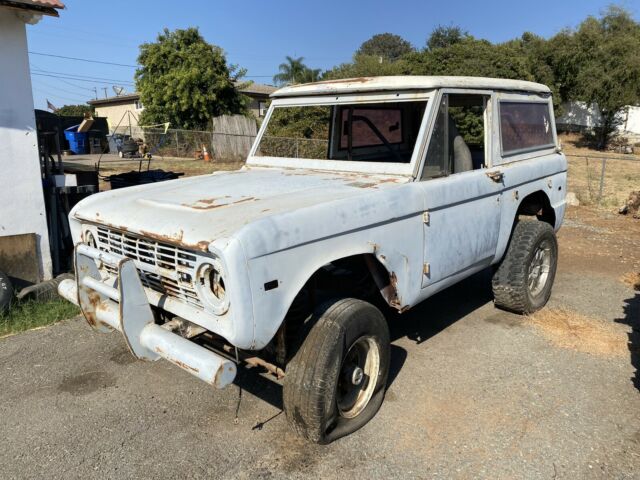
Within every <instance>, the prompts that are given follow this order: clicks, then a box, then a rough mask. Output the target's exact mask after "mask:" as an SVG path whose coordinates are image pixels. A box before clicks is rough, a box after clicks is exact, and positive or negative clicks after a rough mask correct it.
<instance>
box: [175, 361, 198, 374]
mask: <svg viewBox="0 0 640 480" xmlns="http://www.w3.org/2000/svg"><path fill="white" fill-rule="evenodd" d="M171 361H172V362H173V363H175V364H176V365H178V366H179V367H180V368H182V369H184V370H187V371H189V372H193V373H200V370H198V369H197V368H194V367H192V366H191V365H187V364H186V363H184V362H181V361H180V360H176V359H175V358H172V359H171Z"/></svg>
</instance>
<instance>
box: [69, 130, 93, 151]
mask: <svg viewBox="0 0 640 480" xmlns="http://www.w3.org/2000/svg"><path fill="white" fill-rule="evenodd" d="M79 126H80V125H74V126H73V127H69V128H66V129H65V131H64V138H66V139H67V141H68V142H69V150H71V151H72V152H73V153H75V154H76V155H81V154H85V153H89V133H88V132H78V127H79Z"/></svg>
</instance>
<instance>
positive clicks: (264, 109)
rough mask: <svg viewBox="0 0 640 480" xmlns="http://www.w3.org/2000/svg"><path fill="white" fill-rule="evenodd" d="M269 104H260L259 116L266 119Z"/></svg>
mask: <svg viewBox="0 0 640 480" xmlns="http://www.w3.org/2000/svg"><path fill="white" fill-rule="evenodd" d="M267 108H268V107H267V102H258V116H260V117H264V116H265V115H266V114H267Z"/></svg>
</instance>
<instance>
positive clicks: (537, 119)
mask: <svg viewBox="0 0 640 480" xmlns="http://www.w3.org/2000/svg"><path fill="white" fill-rule="evenodd" d="M500 135H501V139H502V154H503V155H505V156H506V155H514V154H517V153H524V152H530V151H533V150H540V149H542V148H548V147H552V146H554V141H553V129H552V125H551V114H550V111H549V104H548V103H532V102H506V101H502V102H500Z"/></svg>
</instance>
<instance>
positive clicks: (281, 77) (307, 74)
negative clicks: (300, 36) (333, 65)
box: [273, 55, 322, 85]
mask: <svg viewBox="0 0 640 480" xmlns="http://www.w3.org/2000/svg"><path fill="white" fill-rule="evenodd" d="M285 59H286V62H284V63H281V64H280V65H279V66H278V70H279V73H277V74H275V75H274V76H273V81H274V82H275V83H276V85H293V84H296V83H309V82H316V81H318V80H320V79H321V77H322V71H321V70H320V69H319V68H316V69H312V68H309V67H307V66H306V65H305V64H304V57H298V58H294V57H290V56H289V55H287V56H286V57H285Z"/></svg>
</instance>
